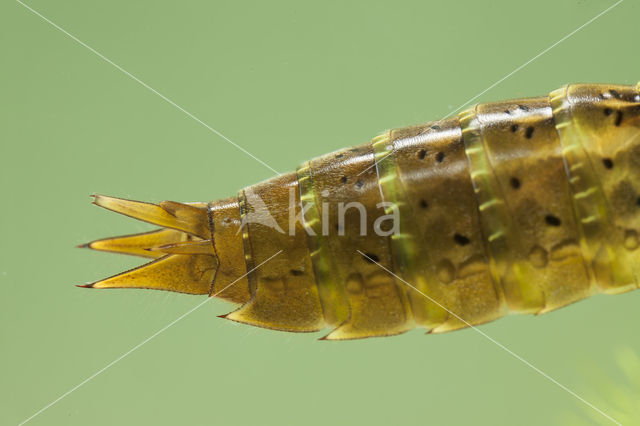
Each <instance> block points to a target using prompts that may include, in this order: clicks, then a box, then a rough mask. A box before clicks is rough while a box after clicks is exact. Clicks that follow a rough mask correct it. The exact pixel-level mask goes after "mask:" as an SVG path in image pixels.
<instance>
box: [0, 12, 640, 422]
mask: <svg viewBox="0 0 640 426" xmlns="http://www.w3.org/2000/svg"><path fill="white" fill-rule="evenodd" d="M28 4H29V5H30V6H31V7H33V8H34V9H35V10H37V11H38V12H39V13H41V14H43V15H44V16H46V17H47V18H48V19H50V20H52V21H53V22H55V23H56V24H57V25H59V26H61V27H62V28H64V29H65V30H67V31H68V32H70V33H71V34H73V35H75V36H76V37H78V38H79V39H80V40H82V41H83V42H84V43H86V44H88V45H89V46H91V47H93V48H94V49H96V50H97V51H99V52H100V53H102V54H103V55H105V56H106V57H107V58H109V59H110V60H111V61H113V62H115V63H116V64H118V65H119V66H121V67H123V68H124V69H126V70H127V71H128V72H130V73H132V74H133V75H135V76H136V77H137V78H139V79H140V80H142V81H143V82H145V83H146V84H148V85H149V86H151V87H153V88H154V89H155V90H157V91H158V92H160V93H162V94H163V95H164V96H166V97H168V98H169V99H171V100H172V101H174V102H175V103H176V104H178V105H180V106H181V107H182V108H184V109H186V110H187V111H189V112H190V113H192V114H194V115H195V116H197V117H198V118H199V119H201V120H202V121H204V122H206V123H207V124H209V125H210V126H212V127H214V128H215V129H217V130H219V131H220V132H222V133H224V134H225V135H226V136H227V137H229V138H230V139H232V140H233V141H234V142H236V143H237V144H239V145H241V146H242V147H244V148H245V149H247V150H248V151H250V152H251V153H252V154H253V155H255V156H256V157H258V158H260V159H262V160H264V161H265V162H266V163H268V164H269V165H270V166H271V167H273V168H274V169H276V170H277V171H288V170H293V169H294V168H295V166H296V165H297V164H299V163H301V162H302V161H304V160H307V159H309V158H312V157H314V156H318V155H321V154H324V153H327V152H330V151H333V150H336V149H339V148H341V147H343V146H348V145H352V144H358V143H361V142H364V141H366V140H368V139H370V138H371V137H372V136H375V135H376V134H378V133H379V132H380V131H383V130H385V129H388V128H393V127H401V126H405V125H409V124H415V123H420V122H424V121H429V120H432V119H439V118H441V117H443V116H444V115H446V114H448V113H449V112H450V111H452V110H454V109H455V108H457V107H458V106H459V105H461V104H462V103H464V102H465V101H467V100H468V99H469V98H471V97H472V96H474V95H476V94H477V93H479V92H481V91H482V90H484V89H485V88H487V87H488V86H490V85H491V84H492V83H494V82H496V81H497V80H498V79H500V78H502V77H503V76H505V75H506V74H508V73H510V72H511V71H512V70H514V69H515V68H517V67H518V66H519V65H521V64H523V63H524V62H526V61H528V60H529V59H531V58H532V57H534V56H535V55H536V54H538V53H539V52H541V51H542V50H544V49H545V48H547V47H549V46H550V45H552V44H553V43H555V42H556V41H558V40H559V39H561V38H562V37H563V36H565V35H567V34H568V33H570V32H571V31H573V30H574V29H576V28H577V27H579V26H580V25H582V24H584V23H585V22H586V21H588V20H589V19H591V18H592V17H594V16H595V15H597V14H598V13H599V12H600V11H602V10H604V9H605V8H607V7H608V6H610V5H612V4H613V1H604V0H602V1H601V0H580V1H558V0H544V1H541V0H537V1H526V2H525V1H520V2H519V1H513V0H509V1H481V2H478V1H467V0H465V1H458V2H453V1H452V2H426V1H423V2H398V1H396V2H368V1H367V2H364V1H363V2H334V1H323V2H299V1H290V2H257V1H256V2H232V1H228V2H220V1H216V2H207V1H188V2H153V1H144V2H142V1H136V2H130V1H109V2H95V1H91V2H88V1H65V2H49V1H44V0H31V1H29V2H28ZM639 14H640V5H639V4H638V3H637V2H635V1H632V0H627V1H625V2H623V3H622V4H620V5H619V6H618V7H616V8H614V9H613V10H612V11H611V12H609V13H607V14H606V15H604V16H602V17H601V18H600V19H598V20H596V21H595V22H593V23H592V24H591V25H589V26H587V27H586V28H584V29H583V30H581V31H579V32H578V33H576V34H575V35H573V36H572V37H570V38H569V39H568V40H566V41H564V42H562V43H561V44H559V45H558V46H556V47H555V48H553V49H552V50H551V51H549V52H548V53H546V54H544V55H543V56H541V57H540V58H538V59H536V60H535V61H534V62H532V63H531V64H529V65H527V66H526V67H524V68H523V69H522V70H520V71H518V72H517V73H515V74H514V75H513V76H511V77H509V78H508V79H506V80H505V81H503V82H502V83H500V84H499V85H497V86H496V87H494V88H493V89H491V90H489V91H488V92H487V93H485V94H483V95H482V96H480V98H478V100H479V101H490V100H499V99H504V98H512V97H520V96H534V95H540V94H544V93H548V92H549V91H550V90H552V89H555V88H557V87H559V86H561V85H563V84H566V83H569V82H611V83H625V84H633V83H635V82H636V81H637V80H639V79H640V67H639V65H640V55H639V54H638V40H639V35H640V30H639V29H638V16H639ZM0 46H1V52H2V64H1V67H0V89H1V90H0V132H1V133H0V135H1V136H0V196H1V202H0V203H1V209H0V219H1V220H0V231H1V232H0V424H16V423H18V422H20V421H22V420H25V419H26V418H28V417H29V416H31V415H32V414H34V413H35V412H36V411H38V410H39V409H40V408H42V407H43V406H45V405H46V404H48V403H50V402H51V401H53V400H55V399H56V398H57V397H58V396H60V395H61V394H63V393H64V392H66V391H68V390H69V389H71V388H73V387H74V386H75V385H77V384H78V383H80V382H81V381H83V380H84V379H86V378H87V377H89V376H91V375H92V374H94V373H95V372H97V371H98V370H100V369H101V368H103V367H104V366H105V365H107V364H108V363H110V362H111V361H113V360H114V359H116V358H118V357H119V356H121V355H122V354H124V353H125V352H126V351H128V350H129V349H131V348H132V347H134V346H135V345H137V344H138V343H140V342H141V341H143V340H144V339H146V338H147V337H149V336H150V335H152V334H153V333H155V332H156V331H158V330H159V329H161V328H163V327H164V326H165V325H167V324H169V323H170V322H171V321H173V320H174V319H176V318H178V317H179V316H180V315H182V314H183V313H185V312H187V311H188V310H189V309H191V308H192V307H194V306H195V305H196V304H198V303H200V302H201V301H202V300H203V299H202V298H200V297H195V296H187V295H179V294H172V293H166V292H147V291H119V290H116V291H89V290H84V289H78V288H76V287H74V284H78V283H84V282H88V281H93V280H96V279H99V278H102V277H105V276H108V275H111V274H114V273H116V272H119V271H121V270H123V269H125V268H129V267H132V266H134V265H137V264H139V263H140V262H139V261H138V260H136V259H132V258H127V257H125V256H118V255H110V254H104V253H95V252H90V251H88V250H80V249H76V248H74V246H75V245H77V244H81V243H84V242H86V241H89V240H92V239H96V238H100V237H104V236H110V235H119V234H123V233H129V232H139V231H144V230H147V229H149V228H150V227H149V226H148V225H145V224H143V223H141V222H135V221H132V220H130V219H128V218H125V217H120V216H118V215H115V214H112V213H109V212H106V211H104V210H102V209H99V208H97V207H94V206H92V205H91V204H90V199H89V195H90V194H92V193H102V194H107V195H114V196H121V197H127V198H133V199H138V200H148V201H160V200H164V199H169V200H176V201H207V200H212V199H217V198H221V197H224V196H228V195H233V194H235V193H236V191H237V190H238V189H240V188H242V187H244V186H246V185H250V184H252V183H256V182H258V181H261V180H263V179H267V178H269V177H271V176H272V175H273V174H274V173H273V172H272V171H271V170H269V169H268V168H266V167H264V166H263V165H261V164H260V163H258V162H257V161H255V160H254V159H252V158H251V157H249V156H247V155H246V154H244V153H243V152H241V151H240V150H238V149H236V148H235V147H233V146H232V145H230V144H229V143H227V142H226V141H225V140H223V139H222V138H220V137H219V136H217V135H215V134H214V133H212V132H210V131H209V130H207V129H206V128H205V127H204V126H203V125H201V124H200V123H198V122H197V121H195V120H193V119H192V118H190V117H189V116H187V115H186V114H185V113H183V112H181V111H180V110H178V109H176V108H175V107H174V106H172V105H170V104H169V103H167V102H166V101H165V100H163V99H162V98H161V97H159V96H158V95H156V94H154V93H152V92H151V91H150V90H148V89H147V88H145V87H143V86H142V85H141V84H140V83H138V82H136V81H134V80H133V79H132V78H130V77H129V76H127V75H125V74H124V73H123V72H121V71H120V70H118V69H117V68H115V67H114V66H113V65H111V64H109V63H107V62H105V61H104V60H103V59H101V58H100V57H98V56H96V54H94V53H92V52H91V51H90V50H88V49H87V48H85V47H83V46H81V45H79V44H78V43H77V42H76V41H74V40H73V39H71V38H70V37H68V36H67V35H65V34H64V33H62V32H60V31H59V30H57V29H55V28H54V27H53V26H51V25H50V24H49V23H47V22H45V21H44V20H43V19H42V18H40V17H38V16H36V15H35V14H33V13H32V12H31V11H29V10H28V9H26V8H25V7H23V6H22V5H20V4H19V3H17V2H14V1H4V2H2V4H1V5H0ZM230 308H231V307H230V306H229V305H227V304H225V303H224V302H222V301H212V302H210V303H207V304H205V305H204V306H203V307H201V308H200V309H198V310H197V311H195V312H193V313H192V314H191V315H189V316H187V317H186V318H184V319H183V320H181V321H180V322H178V323H177V324H175V325H174V326H172V327H171V328H169V329H168V330H166V331H165V332H164V333H162V334H160V335H159V336H158V337H156V338H155V339H153V340H151V341H150V342H149V343H147V344H145V345H143V346H142V347H141V348H140V349H138V350H136V351H135V352H133V353H131V354H130V355H129V356H127V357H126V358H124V359H122V360H121V361H120V362H118V363H117V364H115V365H113V366H112V367H111V368H109V369H107V370H106V371H104V372H103V373H102V374H100V375H98V376H97V377H95V378H94V379H93V380H91V381H89V382H88V383H86V384H85V385H84V386H82V387H80V388H79V389H77V390H76V391H75V392H73V393H71V394H70V395H69V396H67V397H66V398H64V399H62V400H61V401H60V402H58V403H57V404H55V405H53V406H52V407H51V408H49V409H47V410H46V411H44V412H42V413H41V414H40V415H38V416H37V417H35V418H34V419H33V420H31V421H30V422H29V424H33V425H45V424H64V425H88V424H91V425H113V424H155V425H173V424H225V425H246V424H254V425H281V424H310V425H342V424H350V425H351V424H366V425H383V424H384V425H386V424H433V425H440V424H450V425H462V424H474V425H480V424H486V425H511V424H521V425H538V424H549V423H551V424H568V423H570V422H576V423H577V424H582V423H583V422H584V423H585V424H593V422H595V423H601V424H608V423H607V421H606V419H604V418H603V417H598V416H597V415H596V416H595V417H594V419H590V417H589V414H588V412H589V409H588V408H587V407H586V406H584V405H582V404H581V403H580V402H579V401H578V400H577V399H576V398H574V397H573V396H571V395H570V394H569V393H567V392H565V391H564V390H562V389H561V388H559V387H558V386H556V385H555V384H553V383H551V382H550V381H549V380H547V379H546V378H544V377H542V376H541V375H540V374H538V373H536V372H535V371H533V370H532V369H531V368H529V367H527V366H526V365H525V364H523V363H522V362H521V361H519V360H517V359H516V358H514V357H512V356H511V355H509V354H508V353H507V352H505V351H504V350H502V349H501V348H499V347H498V346H496V345H495V344H494V343H492V342H491V341H489V340H487V339H486V338H485V337H483V336H481V335H480V334H478V333H477V332H475V331H473V330H463V331H458V332H455V333H450V334H444V335H437V336H424V335H423V334H422V332H421V331H417V330H416V331H414V332H410V333H407V334H405V335H402V336H398V337H393V338H381V339H368V340H362V341H352V342H345V343H336V342H320V341H317V340H316V339H317V338H318V337H320V336H321V335H322V334H320V333H317V334H301V335H298V334H288V333H282V332H275V331H269V330H262V329H257V328H253V327H249V326H243V325H238V324H234V323H232V322H230V321H224V320H222V319H219V318H216V315H219V314H223V313H226V312H228V311H229V310H230ZM481 330H482V331H483V332H485V333H486V334H488V335H489V336H491V337H492V338H493V339H495V340H496V341H498V342H500V343H501V344H503V345H504V346H506V347H508V348H509V349H510V350H512V351H514V352H515V353H517V354H518V355H520V356H522V357H523V358H525V359H526V360H528V361H529V362H531V363H532V364H534V365H535V366H536V367H538V368H540V369H541V370H543V371H544V372H546V373H548V374H549V375H550V376H551V377H553V378H554V379H556V380H558V381H559V382H560V383H562V384H564V385H566V386H568V387H569V388H571V389H572V390H574V391H575V392H577V393H578V394H580V395H581V396H583V397H585V398H586V399H588V400H589V401H591V402H593V403H594V404H595V405H597V406H598V407H600V408H602V409H604V410H605V411H607V410H609V408H607V407H609V405H610V404H609V402H608V401H607V399H610V398H611V395H610V394H607V393H606V392H603V388H602V386H603V385H602V380H603V379H600V378H598V377H599V376H605V377H608V378H609V379H611V380H613V381H614V382H615V383H616V384H620V386H622V384H623V383H624V381H625V380H626V379H625V377H624V375H623V374H622V373H620V370H619V365H618V363H617V361H616V356H615V354H616V351H617V349H618V348H630V349H632V350H634V351H636V352H640V340H639V336H640V333H639V330H640V292H636V293H630V294H626V295H622V296H596V297H593V298H591V299H589V300H586V301H583V302H580V303H577V304H574V305H572V306H569V307H567V308H565V309H561V310H559V311H556V312H553V313H551V314H548V315H544V316H541V317H538V318H535V317H533V316H520V317H518V316H513V317H509V318H506V319H502V320H500V321H496V322H494V323H491V324H487V325H484V326H482V327H481ZM611 414H613V413H611ZM638 421H640V420H638ZM590 422H591V423H590Z"/></svg>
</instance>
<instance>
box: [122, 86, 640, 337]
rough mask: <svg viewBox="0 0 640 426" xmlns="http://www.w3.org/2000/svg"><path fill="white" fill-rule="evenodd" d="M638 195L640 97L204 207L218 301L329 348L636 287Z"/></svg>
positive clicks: (386, 142) (463, 120)
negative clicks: (316, 337) (316, 336)
mask: <svg viewBox="0 0 640 426" xmlns="http://www.w3.org/2000/svg"><path fill="white" fill-rule="evenodd" d="M639 194H640V94H639V93H638V88H637V87H632V86H611V85H570V86H567V87H564V88H562V89H559V90H556V91H554V92H552V93H551V94H550V95H549V96H547V97H540V98H530V99H520V100H512V101H506V102H493V103H486V104H479V105H477V106H475V107H473V108H471V109H469V110H467V111H464V112H462V113H460V114H459V115H458V116H457V117H455V118H450V119H447V120H443V121H439V122H434V123H428V124H424V125H419V126H413V127H407V128H402V129H396V130H391V131H388V132H385V133H384V134H382V135H380V136H378V137H376V138H374V139H373V140H372V141H371V142H369V143H366V144H363V145H360V146H357V147H354V148H348V149H344V150H341V151H338V152H335V153H331V154H328V155H326V156H323V157H320V158H317V159H314V160H311V161H309V162H307V163H305V164H303V165H302V166H300V167H299V168H298V169H297V171H296V172H295V173H288V174H284V175H281V176H278V177H276V178H273V179H271V180H268V181H265V182H263V183H260V184H257V185H254V186H251V187H248V188H245V189H244V190H242V191H241V192H240V194H239V196H238V198H237V199H236V198H233V199H227V200H221V201H217V202H212V203H209V204H208V208H207V214H208V217H209V225H210V232H211V242H212V244H213V249H212V251H211V253H214V252H215V258H216V263H217V264H218V266H217V267H216V273H215V275H214V276H213V278H211V279H212V281H213V284H212V286H211V290H210V291H209V294H214V293H217V292H219V291H221V290H223V289H225V288H226V287H225V286H227V285H229V283H231V282H233V279H235V278H236V277H237V276H238V275H240V274H241V273H243V272H247V271H249V274H248V275H247V277H246V278H243V279H242V280H240V281H239V282H238V283H237V284H234V285H236V286H237V287H238V288H237V289H234V290H225V291H227V294H225V293H224V292H223V293H222V294H220V296H221V297H223V298H227V299H229V300H232V301H235V302H240V303H243V305H242V306H241V307H240V308H239V309H238V310H236V311H234V312H232V313H230V314H228V315H227V316H226V317H227V318H229V319H232V320H235V321H239V322H244V323H248V324H252V325H258V326H262V327H268V328H275V329H280V330H287V331H315V330H318V329H320V328H323V327H325V326H327V325H328V326H330V327H332V328H333V329H334V330H333V331H332V332H331V333H329V335H328V336H326V338H328V339H348V338H360V337H369V336H380V335H390V334H398V333H402V332H404V331H406V330H408V329H410V328H413V327H415V326H421V327H424V328H426V329H428V330H430V331H431V332H443V331H448V330H453V329H458V328H461V327H465V326H468V325H474V324H480V323H484V322H487V321H491V320H493V319H496V318H499V317H501V316H503V315H505V314H506V313H509V312H513V313H543V312H547V311H550V310H553V309H556V308H559V307H562V306H564V305H567V304H569V303H572V302H575V301H577V300H580V299H583V298H585V297H587V296H589V295H591V294H593V293H595V292H602V293H619V292H624V291H628V290H631V289H634V288H637V287H638V278H639V276H640V250H637V248H638V245H639V242H638V234H637V232H638V230H639V229H640V197H639ZM354 202H355V204H354ZM350 203H351V204H350ZM396 212H397V213H398V215H397V216H394V214H395V213H396ZM363 217H364V218H365V221H364V224H363V223H362V219H363ZM248 219H250V220H248ZM298 219H300V220H298ZM396 219H397V221H396ZM156 223H159V222H156ZM385 226H387V227H390V229H386V228H385ZM394 226H397V228H394ZM234 232H235V234H234ZM235 235H237V236H235ZM172 238H173V237H172ZM202 238H204V237H202ZM131 253H133V250H131ZM274 253H280V254H279V255H278V256H276V257H273V255H274ZM211 255H212V256H213V254H211ZM241 255H243V256H244V260H243V262H242V263H240V262H239V256H241ZM241 264H242V267H240V266H239V265H241ZM257 266H259V267H257ZM113 286H116V285H115V284H114V285H113ZM194 292H195V291H194ZM199 292H200V293H202V291H199Z"/></svg>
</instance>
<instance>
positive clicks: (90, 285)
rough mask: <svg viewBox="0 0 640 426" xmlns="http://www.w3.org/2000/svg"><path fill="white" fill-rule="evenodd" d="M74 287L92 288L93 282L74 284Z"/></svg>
mask: <svg viewBox="0 0 640 426" xmlns="http://www.w3.org/2000/svg"><path fill="white" fill-rule="evenodd" d="M76 287H80V288H93V284H76Z"/></svg>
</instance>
